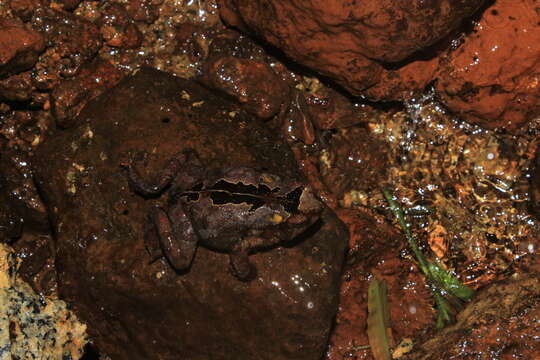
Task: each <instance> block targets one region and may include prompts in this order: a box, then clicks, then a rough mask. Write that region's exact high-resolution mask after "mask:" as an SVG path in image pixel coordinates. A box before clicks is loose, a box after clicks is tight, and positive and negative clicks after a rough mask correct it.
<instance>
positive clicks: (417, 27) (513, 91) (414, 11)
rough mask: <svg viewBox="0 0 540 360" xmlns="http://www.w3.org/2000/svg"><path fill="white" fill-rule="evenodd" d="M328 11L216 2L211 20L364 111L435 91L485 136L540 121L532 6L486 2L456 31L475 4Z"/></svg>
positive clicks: (523, 1)
mask: <svg viewBox="0 0 540 360" xmlns="http://www.w3.org/2000/svg"><path fill="white" fill-rule="evenodd" d="M335 3H336V4H335V6H334V7H333V11H328V9H330V7H331V6H332V5H331V4H329V3H327V2H324V3H323V2H320V3H317V4H311V3H310V4H309V5H303V4H300V5H298V6H297V4H295V2H287V3H283V4H272V5H269V7H268V8H264V6H265V5H264V4H266V3H264V2H258V1H252V2H247V1H237V0H222V1H220V4H221V6H222V8H221V9H220V11H221V15H222V17H223V18H224V20H225V21H226V22H228V23H229V24H230V25H232V26H236V27H239V28H240V29H243V30H244V31H251V32H253V33H254V34H256V35H258V36H260V37H262V38H263V39H264V40H265V41H268V42H269V43H270V44H272V45H274V46H276V47H277V48H279V49H280V50H281V51H283V52H284V53H285V54H287V55H288V56H290V57H291V58H292V59H294V60H295V61H297V62H298V63H300V64H302V65H305V66H307V67H309V68H311V69H313V70H315V71H317V72H319V73H320V74H322V75H325V76H328V77H329V78H331V79H333V80H334V81H336V82H337V83H338V84H340V85H341V86H343V87H344V88H345V89H347V90H348V91H350V92H351V93H352V94H355V95H362V96H366V97H368V98H369V99H370V100H373V101H395V100H398V101H402V100H404V99H405V100H406V99H409V98H411V97H412V96H414V94H416V93H419V92H421V91H423V90H424V89H425V88H426V86H428V85H429V84H434V86H435V88H436V89H437V91H438V93H439V94H440V97H441V99H442V100H443V102H444V103H445V104H446V105H447V106H448V107H449V109H450V110H452V111H453V112H455V113H458V114H459V115H460V116H462V117H463V118H464V119H465V120H466V121H468V122H471V123H475V124H478V125H481V126H483V127H485V128H489V129H494V128H500V129H506V130H509V131H512V132H516V131H517V130H519V128H520V127H521V126H522V125H524V124H525V123H526V122H528V121H530V120H532V119H534V118H535V117H536V116H538V114H540V100H539V97H538V94H539V93H540V92H539V85H538V84H539V83H540V82H539V80H538V79H539V76H540V75H539V73H540V70H539V67H540V65H539V64H540V55H539V54H540V50H539V45H538V44H540V26H539V25H538V11H539V10H538V9H539V8H538V4H537V2H536V1H534V0H520V1H518V2H516V1H512V0H497V1H494V2H487V3H486V4H485V6H484V7H483V8H482V9H481V11H480V13H477V14H475V16H476V17H477V19H475V20H471V19H469V20H467V22H465V23H464V24H465V25H464V26H462V27H460V24H461V23H462V21H464V20H465V19H466V18H467V17H468V16H471V15H473V14H474V12H475V11H476V10H477V9H478V7H479V6H480V5H482V4H483V3H484V2H483V1H468V2H465V1H462V2H452V4H451V5H449V4H447V2H443V1H435V2H430V3H429V5H424V6H425V7H421V6H420V5H419V4H416V3H412V4H409V3H407V4H406V5H404V6H405V8H402V6H401V5H400V3H397V4H396V2H392V3H390V2H388V4H387V2H386V1H372V2H364V4H362V6H356V5H352V4H350V5H349V4H345V2H342V1H336V2H335ZM419 3H420V2H419ZM447 5H448V6H447ZM348 6H350V7H351V8H353V6H355V7H354V8H353V10H351V9H349V8H348ZM372 6H373V8H372ZM322 9H326V10H325V11H324V12H323V11H322ZM404 9H405V10H404ZM457 9H459V10H457ZM364 12H365V14H364ZM323 14H324V15H323ZM389 14H392V15H391V16H390V15H389ZM385 15H388V18H387V17H385ZM353 19H355V20H356V22H355V20H353ZM388 19H392V20H388ZM435 19H436V20H435ZM315 20H316V21H315ZM385 21H387V22H385ZM445 21H446V22H445ZM369 24H372V25H377V26H373V28H369V26H368V25H369ZM441 27H443V28H444V30H441ZM365 28H367V29H368V30H366V29H365ZM451 30H455V32H454V33H450V32H451ZM426 32H430V35H429V36H428V35H427V33H426ZM368 34H369V35H368ZM356 36H359V37H361V40H358V39H356ZM355 39H356V40H355ZM437 40H440V42H439V43H435V42H436V41H437ZM409 42H410V43H409ZM429 45H431V47H429ZM372 46H373V47H374V48H372Z"/></svg>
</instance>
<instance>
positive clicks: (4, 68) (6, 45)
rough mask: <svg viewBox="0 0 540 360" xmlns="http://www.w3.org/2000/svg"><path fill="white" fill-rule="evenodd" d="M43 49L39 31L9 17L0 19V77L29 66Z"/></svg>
mask: <svg viewBox="0 0 540 360" xmlns="http://www.w3.org/2000/svg"><path fill="white" fill-rule="evenodd" d="M44 49H45V39H44V38H43V36H41V35H40V34H39V33H37V32H35V31H33V30H30V29H27V28H25V27H24V26H23V25H22V24H18V23H17V22H15V21H12V20H9V19H3V20H1V21H0V77H2V76H5V75H6V74H15V73H17V72H20V71H23V70H27V69H29V68H31V67H32V66H33V65H34V64H35V63H36V61H37V59H38V56H39V54H40V53H41V52H42V51H43V50H44Z"/></svg>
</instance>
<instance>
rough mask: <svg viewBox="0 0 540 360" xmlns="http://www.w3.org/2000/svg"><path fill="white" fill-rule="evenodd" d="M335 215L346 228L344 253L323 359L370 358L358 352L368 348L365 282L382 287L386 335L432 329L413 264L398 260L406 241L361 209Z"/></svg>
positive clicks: (428, 307) (432, 314)
mask: <svg viewBox="0 0 540 360" xmlns="http://www.w3.org/2000/svg"><path fill="white" fill-rule="evenodd" d="M337 214H338V216H339V218H340V219H341V220H342V221H343V222H344V223H345V224H347V226H348V228H349V233H350V238H349V254H348V257H347V265H346V268H345V271H344V273H343V275H342V282H341V292H340V311H339V314H338V316H337V318H336V324H335V328H334V331H333V333H332V336H331V338H330V343H329V347H328V352H327V355H326V359H327V360H341V359H347V358H352V359H372V354H371V351H370V350H369V349H366V348H364V346H365V345H366V344H368V343H369V340H368V336H367V334H366V327H367V316H368V311H367V307H368V287H369V282H370V281H371V280H372V279H373V278H374V277H376V278H377V279H379V280H384V281H386V283H387V284H388V303H389V308H390V309H391V310H390V318H391V323H392V331H391V335H392V337H393V338H394V339H395V340H396V341H399V340H400V339H403V338H407V337H413V336H414V335H415V334H417V333H418V331H420V330H421V329H422V328H424V327H426V326H430V325H432V324H433V321H434V317H435V312H434V310H433V307H432V305H431V301H432V300H431V294H430V291H429V288H428V287H427V286H426V282H425V278H424V276H423V275H422V274H421V273H420V271H419V269H418V268H417V267H416V265H415V264H414V263H412V262H411V261H410V260H408V259H404V257H403V254H404V251H406V248H407V245H406V241H405V239H404V237H403V235H402V234H400V233H399V232H398V231H397V229H396V228H394V227H392V226H390V225H389V224H388V223H385V222H383V221H381V218H380V217H379V216H377V215H376V214H375V213H374V212H370V211H367V210H364V211H354V210H346V209H340V210H338V211H337Z"/></svg>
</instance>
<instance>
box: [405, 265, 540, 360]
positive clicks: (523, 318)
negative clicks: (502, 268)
mask: <svg viewBox="0 0 540 360" xmlns="http://www.w3.org/2000/svg"><path fill="white" fill-rule="evenodd" d="M536 261H538V258H536ZM501 299H502V300H501ZM539 324H540V281H539V280H538V276H537V275H536V274H531V275H521V276H519V277H515V278H513V279H511V280H509V281H504V282H500V283H494V284H493V285H492V286H490V287H489V288H487V289H485V290H484V291H482V292H481V293H479V294H478V295H477V297H476V298H475V300H474V301H473V302H472V303H471V304H469V305H468V306H467V307H466V308H465V309H464V310H463V311H462V312H461V313H460V314H459V315H458V317H457V323H456V324H455V325H453V326H451V327H449V328H446V329H444V330H442V331H441V332H440V333H438V334H435V335H433V334H430V335H429V337H428V340H427V341H425V342H424V343H423V344H421V345H420V346H419V347H418V350H417V351H415V352H414V353H413V354H411V355H410V356H405V359H426V360H427V359H434V358H436V359H455V358H456V357H459V358H475V359H494V358H495V359H497V358H499V359H512V358H525V359H536V358H538V357H539V356H540V343H539V342H538V336H537V334H538V333H539V331H540V325H539Z"/></svg>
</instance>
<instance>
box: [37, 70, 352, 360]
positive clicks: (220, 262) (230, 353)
mask: <svg viewBox="0 0 540 360" xmlns="http://www.w3.org/2000/svg"><path fill="white" fill-rule="evenodd" d="M239 106H240V105H234V104H231V103H229V102H227V101H225V100H222V99H221V98H219V97H216V96H215V95H212V93H210V92H209V91H208V90H205V89H204V88H202V87H200V86H199V85H197V84H196V83H193V82H189V81H187V80H182V79H178V78H174V77H172V76H170V75H168V74H165V73H163V72H159V71H157V70H149V69H143V70H140V71H139V72H138V73H137V74H136V75H135V76H133V77H131V78H128V79H125V80H123V81H122V82H120V83H119V85H117V86H116V87H115V88H113V89H112V90H109V91H107V92H105V93H104V94H102V95H100V96H99V97H97V98H96V99H94V100H92V101H91V102H90V103H88V105H87V106H86V107H85V108H84V109H83V110H82V112H81V114H80V116H79V120H78V121H79V124H80V125H79V126H78V127H75V128H72V129H69V130H66V131H64V132H62V133H60V134H59V136H57V137H56V138H54V137H51V138H50V141H49V142H48V143H45V144H44V145H43V147H42V148H40V151H39V153H40V154H39V155H38V164H37V170H36V171H37V173H38V178H39V179H40V180H39V186H40V189H41V192H42V193H43V194H45V201H46V203H47V205H48V206H49V208H50V209H51V210H52V214H51V215H52V223H53V225H54V229H55V237H56V250H57V254H56V256H57V266H58V274H59V276H58V280H59V291H60V295H61V297H62V298H64V299H66V300H67V301H69V302H70V303H71V304H72V305H73V306H74V308H75V310H76V311H77V312H78V314H80V316H81V317H82V318H83V319H84V320H85V321H86V322H87V323H88V331H89V332H90V334H91V335H92V336H93V337H94V340H95V343H96V344H97V346H98V347H99V349H100V350H101V351H103V352H104V353H106V354H108V355H109V356H111V357H112V358H114V359H190V360H197V359H201V360H203V359H204V360H207V359H224V360H225V359H231V358H234V359H273V360H275V359H313V360H318V359H320V358H321V356H322V354H323V352H324V349H325V346H326V342H327V338H328V334H329V331H330V327H331V323H332V319H333V318H334V316H335V314H336V311H337V296H338V295H337V294H338V292H339V276H340V272H341V267H342V262H343V258H344V249H345V246H346V242H347V240H346V239H347V236H346V230H345V229H344V228H343V226H342V225H341V223H340V222H339V221H338V220H337V219H336V217H335V216H334V215H333V214H332V213H330V212H329V211H325V212H324V214H323V215H322V222H321V223H320V224H319V225H320V227H318V228H317V227H315V228H312V229H311V230H310V231H309V232H308V234H306V235H305V236H303V237H302V238H301V239H298V241H295V242H294V243H292V244H289V245H288V246H286V247H282V246H279V247H275V248H272V249H267V250H265V251H262V252H257V253H255V254H253V255H251V256H250V259H251V261H252V262H253V264H254V265H255V266H256V268H257V277H256V278H255V279H254V280H252V281H250V282H241V281H239V280H238V279H237V278H235V277H234V276H232V275H231V274H230V273H229V271H228V263H229V260H228V255H227V254H223V253H218V252H214V251H211V250H208V249H206V248H204V247H199V249H198V250H197V254H196V256H195V260H194V262H193V265H192V267H191V268H190V269H189V271H187V272H186V273H183V274H177V273H176V272H175V271H173V270H172V268H171V267H170V266H169V265H168V264H167V262H166V261H164V260H163V259H161V260H158V261H155V262H151V260H152V257H151V256H150V255H149V254H148V253H147V251H146V249H145V244H144V240H143V232H144V231H143V229H144V227H145V224H146V221H147V220H146V219H147V213H148V211H149V209H150V208H151V207H152V206H154V205H155V203H162V204H164V203H166V201H167V196H161V197H159V198H156V199H144V198H143V197H141V196H139V195H136V194H134V193H133V191H132V190H131V189H130V187H129V186H128V183H127V179H126V176H125V173H124V172H123V171H122V169H121V168H120V166H119V164H120V163H121V162H123V161H125V159H126V156H128V154H134V153H138V152H144V153H146V154H147V156H148V158H147V160H148V161H147V166H146V168H145V171H144V174H146V176H147V177H150V174H155V173H157V172H159V170H160V169H161V168H162V167H163V164H165V162H166V161H168V159H169V158H170V157H171V156H172V155H173V154H175V153H177V152H178V151H180V150H182V149H186V148H188V147H189V148H192V149H194V150H195V151H196V152H197V153H198V154H199V157H200V159H201V161H202V162H203V163H204V164H205V165H207V166H208V168H214V169H215V168H219V167H226V166H239V165H244V166H249V167H261V166H263V167H265V168H266V169H267V170H268V171H269V172H272V173H276V174H279V175H280V176H282V177H285V178H295V179H301V177H300V175H299V174H298V171H297V168H296V164H295V161H294V158H293V155H292V154H291V152H290V151H289V149H288V148H287V147H286V145H284V143H282V142H281V141H280V140H279V139H278V138H277V137H276V135H275V134H273V133H272V132H269V131H268V130H267V128H266V127H264V125H263V124H262V123H260V121H257V120H256V119H253V118H251V117H249V116H247V115H246V114H247V113H245V112H243V111H241V110H240V108H239ZM53 157H54V159H55V161H54V162H51V158H53ZM163 206H165V205H163Z"/></svg>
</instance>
